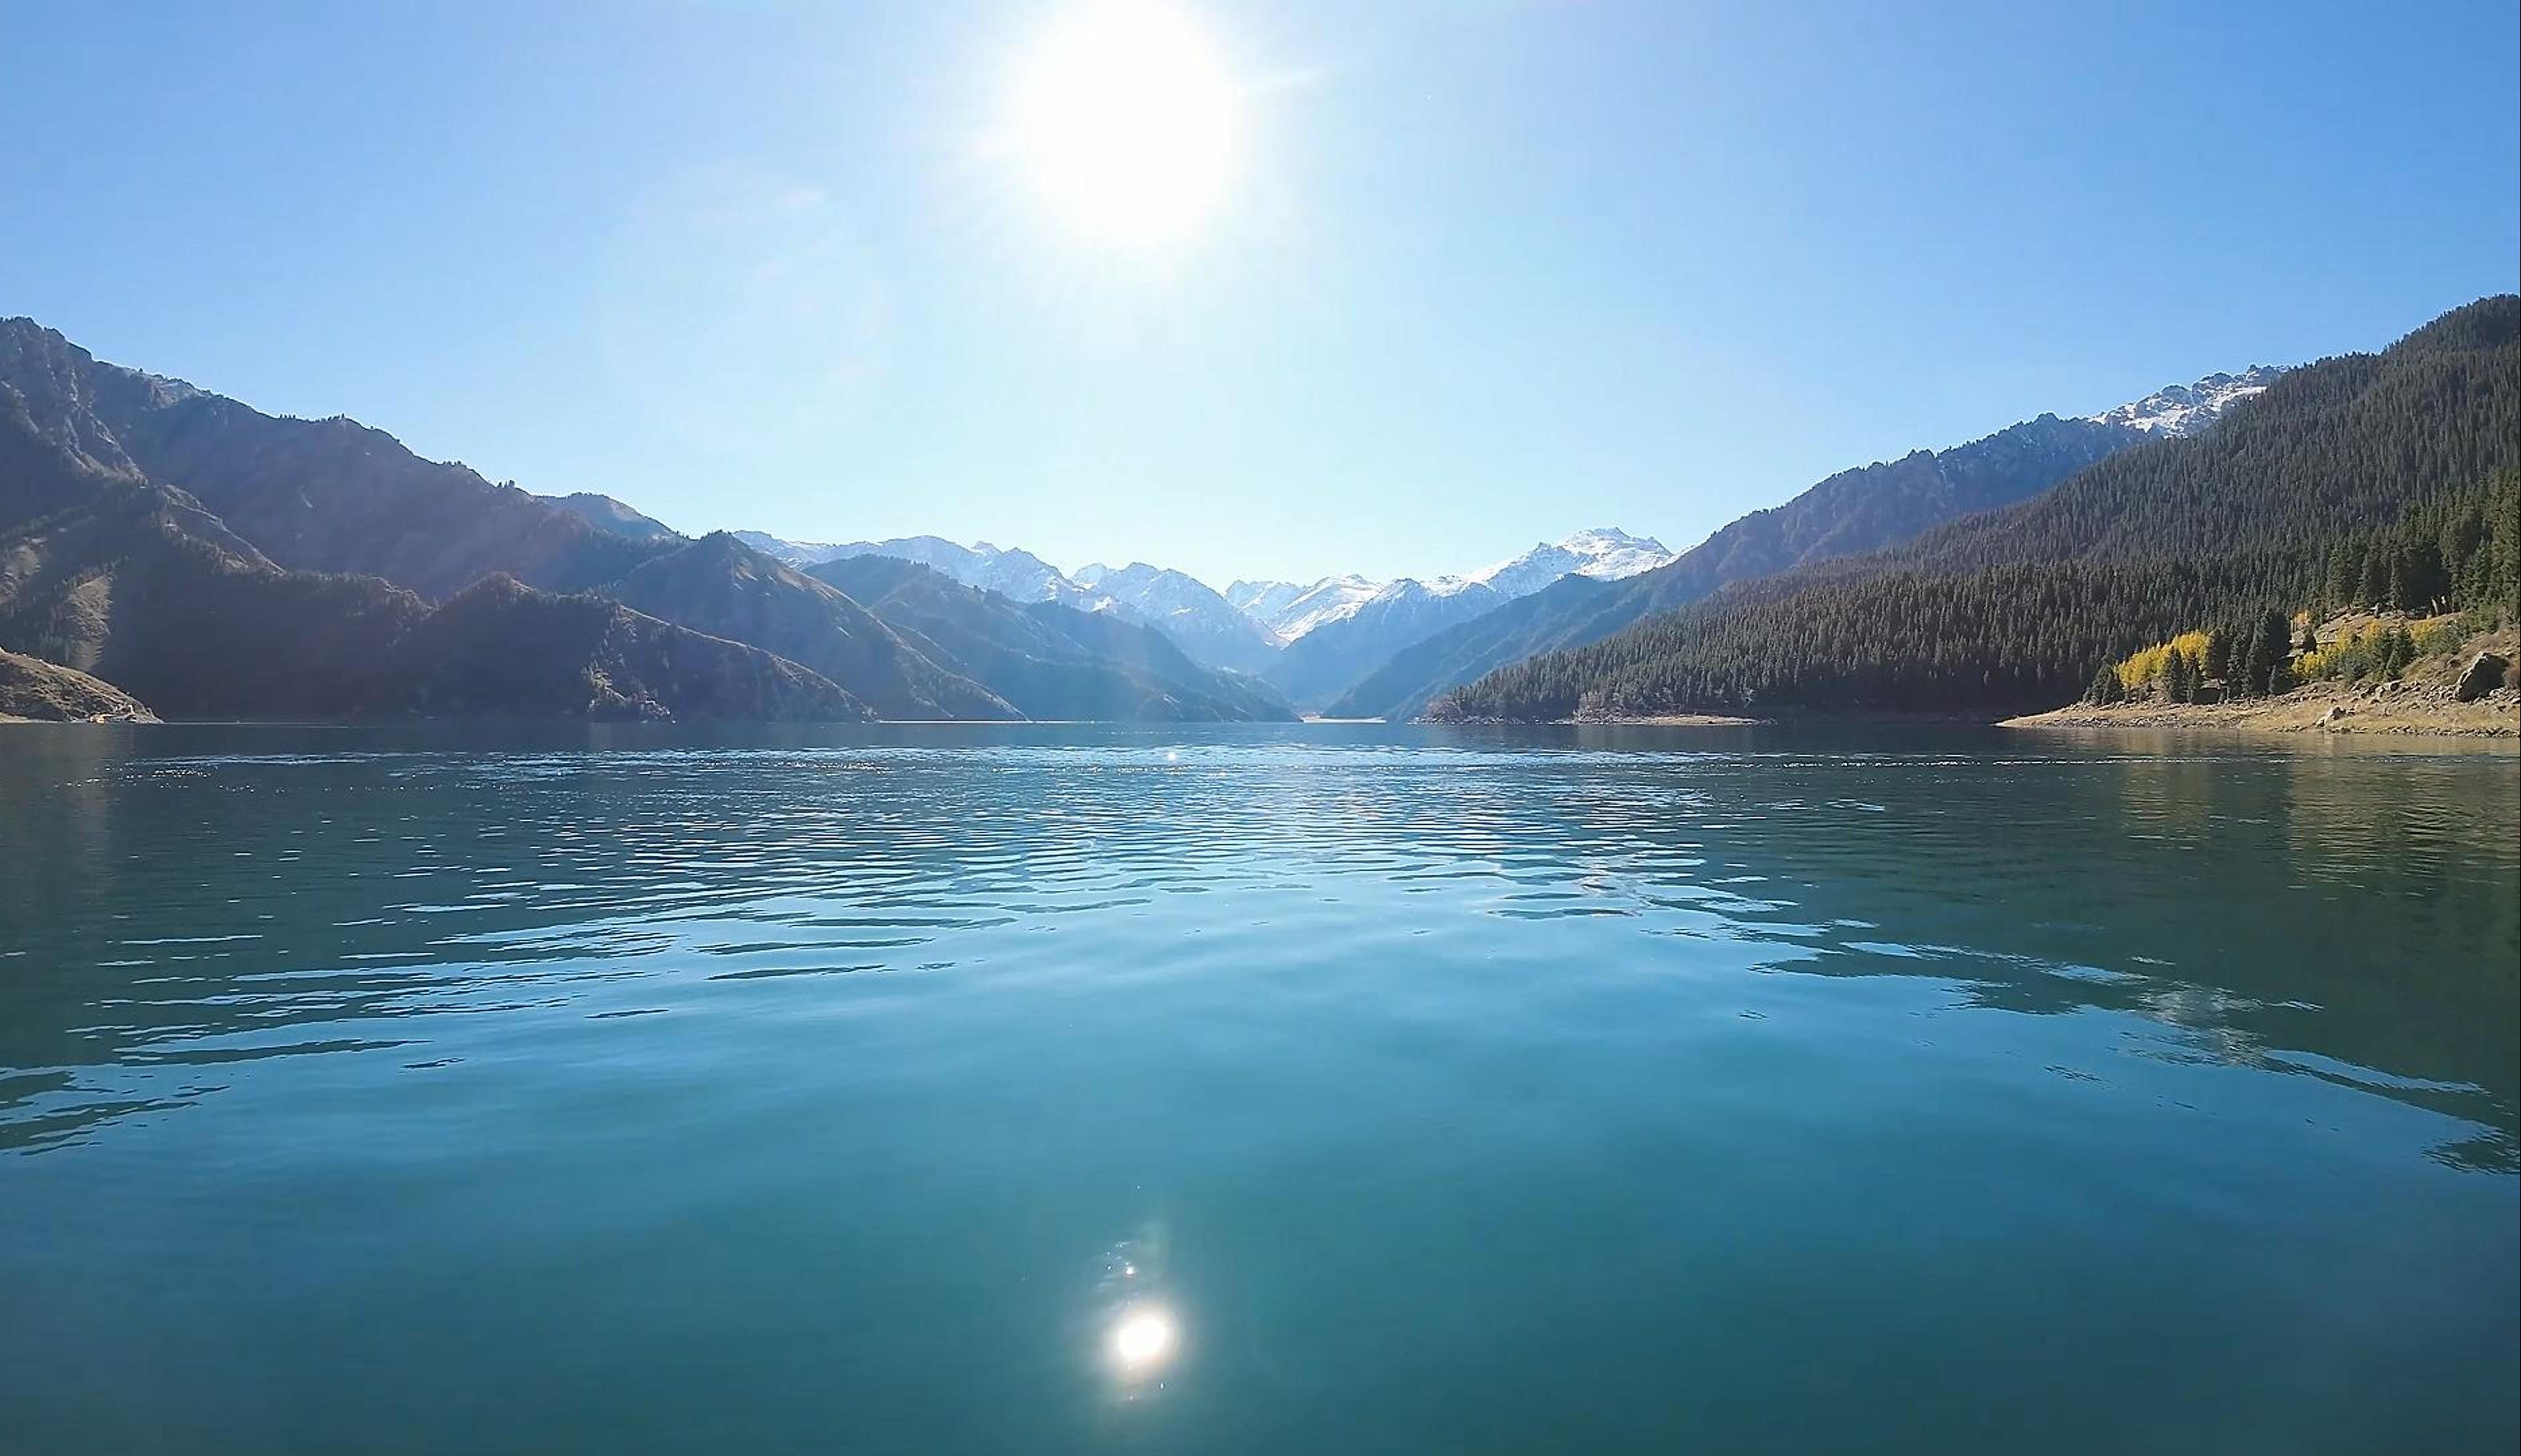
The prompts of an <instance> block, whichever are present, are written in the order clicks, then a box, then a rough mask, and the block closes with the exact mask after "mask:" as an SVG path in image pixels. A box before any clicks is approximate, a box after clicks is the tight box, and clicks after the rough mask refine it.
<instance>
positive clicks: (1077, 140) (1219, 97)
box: [1008, 0, 1236, 247]
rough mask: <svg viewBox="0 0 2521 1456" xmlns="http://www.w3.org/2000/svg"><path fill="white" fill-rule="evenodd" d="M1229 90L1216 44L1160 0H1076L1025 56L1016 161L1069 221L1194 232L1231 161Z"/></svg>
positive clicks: (1175, 235) (1013, 137) (1137, 230)
mask: <svg viewBox="0 0 2521 1456" xmlns="http://www.w3.org/2000/svg"><path fill="white" fill-rule="evenodd" d="M1235 110H1236V93H1235V86H1234V83H1233V81H1232V79H1231V78H1230V77H1229V76H1228V75H1227V74H1226V69H1225V66H1224V63H1223V62H1222V60H1220V58H1219V57H1218V55H1217V52H1216V49H1215V46H1214V45H1213V44H1212V43H1211V42H1210V40H1209V38H1208V37H1207V36H1206V35H1205V34H1203V33H1202V32H1201V31H1200V29H1199V27H1198V26H1197V25H1196V24H1194V23H1192V21H1191V20H1190V18H1189V17H1188V16H1186V15H1184V14H1183V13H1182V12H1181V11H1180V10H1179V9H1177V8H1176V7H1174V6H1172V5H1170V4H1167V3H1163V0H1083V3H1081V4H1079V5H1077V7H1075V8H1074V9H1071V10H1069V11H1067V12H1065V13H1064V14H1062V15H1061V16H1059V17H1058V18H1057V19H1056V20H1055V21H1054V22H1053V23H1052V25H1051V27H1050V28H1049V30H1048V31H1046V32H1045V33H1044V34H1043V35H1042V36H1041V37H1040V38H1039V39H1038V40H1037V41H1036V42H1035V45H1034V47H1033V50H1032V51H1031V54H1030V55H1029V56H1028V57H1026V59H1025V61H1024V63H1023V65H1022V67H1021V68H1020V70H1019V72H1018V75H1017V80H1016V88H1015V96H1014V105H1013V108H1012V112H1011V114H1010V116H1009V119H1008V129H1009V138H1008V140H1009V143H1010V145H1011V148H1012V150H1013V153H1014V156H1015V158H1016V160H1017V163H1018V165H1019V166H1020V167H1021V168H1022V169H1023V171H1024V173H1025V175H1026V176H1027V178H1028V179H1029V180H1030V181H1031V184H1032V185H1033V186H1034V187H1035V188H1036V189H1037V190H1038V191H1039V192H1040V193H1041V195H1042V197H1043V199H1044V200H1045V201H1046V202H1047V203H1048V204H1049V205H1051V207H1052V208H1053V209H1054V210H1055V211H1057V212H1058V213H1059V214H1060V215H1061V217H1063V218H1064V219H1065V220H1066V221H1067V222H1068V223H1069V224H1071V225H1072V226H1074V227H1077V229H1079V230H1080V231H1083V232H1085V233H1087V234H1090V235H1092V236H1094V237H1097V238H1100V239H1102V240H1104V241H1106V242H1110V243H1119V244H1123V245H1127V246H1131V247H1160V246H1162V245H1165V244H1169V243H1175V242H1179V241H1180V240H1182V239H1184V238H1186V237H1187V236H1189V235H1190V234H1191V233H1192V232H1194V231H1195V230H1196V229H1197V228H1198V226H1199V224H1200V223H1201V221H1202V220H1203V219H1205V218H1206V217H1207V216H1208V215H1209V214H1210V213H1211V212H1212V211H1214V210H1215V207H1216V205H1217V204H1218V202H1219V201H1221V200H1222V198H1223V196H1224V193H1225V187H1226V183H1227V180H1228V178H1229V176H1230V174H1231V172H1232V169H1233V162H1234V129H1235V127H1234V123H1235Z"/></svg>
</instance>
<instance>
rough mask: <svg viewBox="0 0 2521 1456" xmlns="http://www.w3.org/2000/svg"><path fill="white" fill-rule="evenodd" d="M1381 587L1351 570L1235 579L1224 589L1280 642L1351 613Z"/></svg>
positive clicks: (1378, 582) (1372, 580)
mask: <svg viewBox="0 0 2521 1456" xmlns="http://www.w3.org/2000/svg"><path fill="white" fill-rule="evenodd" d="M1383 587H1384V583H1382V582H1380V581H1376V580H1374V579H1373V578H1371V577H1366V576H1359V575H1356V574H1354V573H1351V574H1349V575H1346V576H1325V577H1323V578H1322V579H1321V580H1319V581H1312V582H1303V581H1238V582H1235V583H1234V584H1233V585H1232V586H1229V587H1227V588H1226V589H1225V600H1226V601H1228V602H1231V603H1232V604H1234V606H1235V608H1236V609H1237V610H1238V611H1240V612H1242V613H1243V614H1244V615H1246V616H1249V617H1251V618H1252V619H1253V620H1254V621H1256V622H1259V623H1260V624H1261V626H1263V627H1266V628H1267V629H1268V630H1269V631H1270V632H1271V633H1272V634H1274V635H1275V636H1276V637H1277V638H1278V639H1279V640H1280V641H1282V642H1293V641H1295V640H1296V639H1297V638H1299V637H1302V636H1304V635H1305V634H1306V633H1307V632H1310V631H1312V630H1313V629H1314V628H1316V627H1320V626H1324V625H1327V624H1329V623H1331V622H1335V621H1338V620H1339V619H1340V618H1342V617H1344V616H1348V615H1351V614H1353V613H1354V612H1355V611H1356V609H1358V608H1359V607H1362V606H1364V605H1365V604H1366V603H1367V602H1368V601H1370V600H1371V599H1372V598H1373V597H1374V595H1375V593H1377V592H1379V591H1381V590H1383Z"/></svg>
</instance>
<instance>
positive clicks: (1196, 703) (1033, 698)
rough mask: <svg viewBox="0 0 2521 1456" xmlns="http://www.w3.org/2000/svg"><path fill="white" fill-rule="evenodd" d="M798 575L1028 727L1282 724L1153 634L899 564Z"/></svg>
mask: <svg viewBox="0 0 2521 1456" xmlns="http://www.w3.org/2000/svg"><path fill="white" fill-rule="evenodd" d="M807 574H808V575H810V576H812V577H813V578H815V579H816V580H819V581H822V582H824V583H826V584H828V585H831V586H834V587H837V588H839V589H840V590H841V591H842V592H843V593H845V594H846V595H847V596H848V598H849V599H850V600H852V601H855V602H858V603H860V604H862V605H864V606H865V607H866V609H867V610H868V611H870V612H872V613H874V614H876V615H877V616H878V617H880V618H882V619H883V620H884V621H885V622H886V623H887V624H889V625H890V626H891V627H892V628H893V629H894V631H895V632H897V633H899V634H900V635H901V637H902V638H903V640H905V641H906V642H908V643H910V644H912V645H913V646H915V647H917V648H918V649H919V650H920V651H921V652H922V653H924V654H926V655H928V656H930V657H932V658H935V659H936V660H942V661H952V662H955V663H957V664H958V665H959V666H960V667H961V669H962V670H963V671H965V672H966V673H969V674H970V675H971V676H972V677H973V678H974V679H975V680H977V681H978V682H980V683H982V684H984V685H985V686H986V687H987V688H988V690H989V691H990V692H992V693H995V694H997V695H998V696H999V697H1001V698H1003V699H1004V700H1006V701H1007V702H1008V703H1010V704H1013V705H1015V706H1016V707H1017V708H1018V709H1019V710H1021V711H1022V712H1023V713H1025V715H1027V716H1028V717H1034V718H1072V719H1073V718H1130V719H1148V720H1156V721H1166V720H1176V719H1224V720H1229V721H1236V720H1249V719H1283V718H1287V717H1290V716H1292V713H1291V712H1290V711H1289V709H1288V707H1287V705H1286V704H1285V702H1284V701H1282V700H1280V699H1279V698H1277V697H1276V696H1275V695H1273V694H1271V693H1269V692H1268V691H1266V690H1265V689H1263V688H1261V687H1260V686H1259V685H1258V684H1256V683H1254V682H1251V681H1250V680H1248V679H1243V678H1239V677H1236V676H1234V675H1232V674H1227V673H1215V672H1211V671H1209V670H1208V669H1206V668H1204V667H1201V666H1200V665H1199V664H1198V663H1197V662H1194V661H1192V660H1190V658H1189V657H1187V656H1186V655H1185V654H1184V653H1183V652H1182V650H1181V649H1180V648H1178V647H1176V646H1175V645H1174V644H1173V642H1172V640H1171V639H1170V638H1169V637H1167V636H1166V635H1165V634H1164V633H1162V632H1160V631H1157V630H1156V629H1155V628H1153V627H1148V626H1144V625H1141V624H1139V623H1136V622H1131V621H1127V620H1125V619H1123V618H1121V617H1118V616H1115V615H1113V614H1109V613H1096V612H1081V611H1078V610H1077V609H1075V608H1072V607H1064V606H1061V605H1059V604H1058V603H1055V602H1032V603H1021V602H1017V601H1015V600H1013V599H1012V598H1009V597H1007V596H1005V595H1004V594H1002V593H996V592H988V591H983V590H981V589H980V588H977V587H972V586H967V585H964V584H963V583H962V582H959V581H956V580H954V579H953V578H951V577H949V576H947V575H945V574H944V573H943V572H941V571H939V570H936V569H933V568H930V567H926V566H923V565H921V564H919V563H917V562H911V561H904V560H902V559H901V558H899V557H892V556H879V555H865V556H844V557H835V558H833V559H832V560H829V561H825V562H820V563H817V564H816V565H814V566H812V567H810V568H808V569H807Z"/></svg>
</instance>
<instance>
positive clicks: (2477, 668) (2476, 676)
mask: <svg viewBox="0 0 2521 1456" xmlns="http://www.w3.org/2000/svg"><path fill="white" fill-rule="evenodd" d="M2511 670H2512V664H2511V663H2509V662H2507V661H2505V660H2502V659H2501V658H2498V657H2497V656H2496V655H2495V654H2493V653H2489V652H2482V653H2479V654H2478V655H2477V656H2476V657H2473V658H2471V659H2469V660H2468V666H2467V667H2466V668H2465V669H2464V670H2462V671H2461V673H2460V674H2459V685H2458V686H2457V687H2454V688H2452V691H2451V696H2452V699H2453V701H2455V702H2459V703H2475V702H2476V701H2477V700H2478V699H2480V698H2483V697H2485V696H2486V695H2487V694H2489V693H2492V692H2494V691H2495V690H2496V689H2497V688H2499V687H2501V686H2503V675H2504V674H2505V673H2507V672H2509V671H2511Z"/></svg>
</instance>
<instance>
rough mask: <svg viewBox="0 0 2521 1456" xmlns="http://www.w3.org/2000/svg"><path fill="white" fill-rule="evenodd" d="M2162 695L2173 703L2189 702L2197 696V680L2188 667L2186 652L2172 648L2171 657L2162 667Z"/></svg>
mask: <svg viewBox="0 0 2521 1456" xmlns="http://www.w3.org/2000/svg"><path fill="white" fill-rule="evenodd" d="M2162 691H2163V696H2164V697H2167V698H2169V699H2170V700H2171V701H2172V702H2174V703H2189V702H2193V701H2195V699H2196V697H2197V680H2196V676H2195V674H2194V673H2192V672H2191V671H2190V670H2189V667H2188V654H2186V653H2184V652H2181V651H2179V650H2178V649H2177V648H2173V649H2172V652H2171V658H2170V660H2168V661H2166V662H2165V663H2164V664H2163V668H2162Z"/></svg>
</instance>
